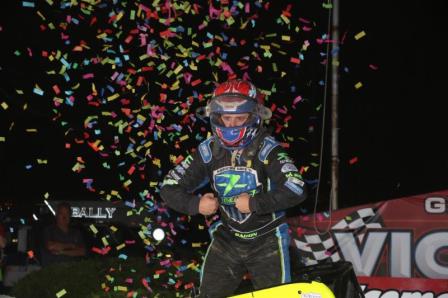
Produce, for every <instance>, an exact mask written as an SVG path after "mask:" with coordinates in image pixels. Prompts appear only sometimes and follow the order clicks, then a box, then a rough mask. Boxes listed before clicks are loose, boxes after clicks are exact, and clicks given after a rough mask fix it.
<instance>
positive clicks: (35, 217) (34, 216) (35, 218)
mask: <svg viewBox="0 0 448 298" xmlns="http://www.w3.org/2000/svg"><path fill="white" fill-rule="evenodd" d="M33 218H34V220H36V221H37V220H39V218H37V216H36V214H34V213H33Z"/></svg>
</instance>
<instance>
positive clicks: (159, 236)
mask: <svg viewBox="0 0 448 298" xmlns="http://www.w3.org/2000/svg"><path fill="white" fill-rule="evenodd" d="M152 237H154V239H156V240H157V241H161V240H163V238H165V232H164V231H163V230H162V229H160V228H157V229H155V230H154V231H153V232H152Z"/></svg>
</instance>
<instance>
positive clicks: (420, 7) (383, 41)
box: [0, 0, 448, 207]
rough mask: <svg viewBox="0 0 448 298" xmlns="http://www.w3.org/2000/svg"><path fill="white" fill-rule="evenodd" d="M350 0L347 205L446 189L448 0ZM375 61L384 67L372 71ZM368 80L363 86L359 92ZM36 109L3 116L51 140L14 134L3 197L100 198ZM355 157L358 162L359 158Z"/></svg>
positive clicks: (2, 150) (343, 99) (0, 157)
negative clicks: (34, 164) (31, 165)
mask: <svg viewBox="0 0 448 298" xmlns="http://www.w3.org/2000/svg"><path fill="white" fill-rule="evenodd" d="M7 1H9V2H11V0H7ZM341 2H342V6H341V16H340V19H341V35H343V34H344V32H345V31H348V32H351V34H352V32H353V31H355V32H359V31H361V30H364V31H365V32H366V33H367V35H366V37H365V40H364V41H362V42H358V43H356V44H355V41H353V38H352V39H350V40H349V41H347V43H346V44H344V45H343V46H342V49H341V52H340V55H341V60H342V61H345V62H347V64H349V65H350V70H349V73H347V74H344V75H341V83H340V87H341V91H340V152H341V156H340V158H341V164H340V165H341V169H340V173H341V181H340V187H341V193H340V203H339V204H340V207H347V206H353V205H358V204H363V203H368V202H374V201H380V200H385V199H389V198H397V197H401V196H406V195H412V194H419V193H424V192H431V191H436V190H441V189H446V188H447V186H448V175H446V173H447V170H448V158H447V157H446V152H447V150H446V149H447V148H446V145H445V144H446V141H445V140H444V139H445V138H446V133H445V128H446V121H445V119H446V118H445V115H444V114H445V111H444V110H443V109H442V108H441V107H442V105H441V102H442V101H443V100H444V99H446V98H447V97H446V95H445V90H444V89H445V88H444V87H445V85H446V83H447V76H446V75H444V74H443V72H444V71H446V67H445V66H444V65H443V63H444V62H445V60H446V57H445V56H446V55H445V49H444V47H442V45H441V43H442V40H443V39H444V38H445V36H446V28H447V26H446V24H445V20H444V18H445V16H444V13H445V12H446V11H447V8H448V7H447V6H448V5H447V4H446V2H445V1H442V0H439V1H424V0H414V1H369V2H365V1H341ZM2 5H3V2H2ZM8 5H9V4H8ZM6 14H8V12H6V10H4V9H2V13H1V18H2V19H3V18H8V19H9V20H11V18H13V16H11V15H6ZM2 19H0V25H1V20H2ZM18 24H21V26H23V27H22V28H19V29H18V30H19V31H22V32H26V31H27V30H30V31H27V32H28V34H29V32H32V30H31V29H27V27H26V26H30V24H28V23H27V20H23V21H21V22H18ZM26 44H27V41H26V40H23V36H21V35H18V37H17V38H14V40H10V41H9V42H8V44H7V45H6V46H5V43H4V41H2V48H3V49H2V56H1V59H2V60H0V61H1V63H0V66H1V65H3V64H4V63H6V62H7V60H8V59H9V56H8V55H11V52H9V53H8V51H10V50H11V49H14V48H17V46H24V45H26ZM5 47H6V48H5ZM368 64H374V65H377V66H378V68H379V69H378V70H377V71H376V72H372V71H367V70H366V69H363V68H365V67H366V65H368ZM18 69H19V70H20V69H23V66H19V67H18ZM0 74H1V80H2V81H1V82H0V84H1V85H2V88H1V89H2V91H3V90H8V88H6V86H5V85H3V84H7V83H9V80H10V79H11V78H10V77H7V75H6V74H5V73H2V71H0ZM15 75H16V77H18V78H19V77H21V76H25V74H21V73H20V72H19V73H15ZM358 81H362V82H363V88H361V89H360V90H358V91H356V92H354V91H353V89H354V88H353V86H354V84H355V83H356V82H358ZM0 96H1V97H6V96H8V94H4V93H3V92H2V94H1V95H0ZM329 107H330V105H329V104H328V108H329ZM30 110H31V112H27V113H28V114H27V115H26V116H24V115H22V114H20V113H18V114H14V115H11V114H9V115H7V116H6V118H4V117H3V116H1V117H2V118H3V119H0V125H1V126H0V129H1V132H2V133H3V132H5V131H7V130H8V127H7V125H8V124H9V123H10V122H11V119H9V118H8V117H13V118H15V117H17V119H20V121H16V123H17V124H16V125H17V126H16V130H18V129H19V128H21V129H24V128H27V127H30V126H32V127H36V128H38V129H39V131H40V133H39V136H41V135H45V136H48V137H46V138H45V139H43V138H41V137H37V136H36V137H34V136H29V135H27V136H24V135H22V134H9V135H8V141H7V142H6V143H0V171H1V179H0V198H2V199H15V200H18V201H22V202H23V201H24V200H25V199H27V200H30V197H32V198H33V200H35V201H39V200H41V199H42V195H43V194H44V193H45V192H46V191H48V190H49V189H50V188H51V192H52V194H53V195H54V196H55V197H57V196H60V197H64V198H67V199H74V198H77V197H92V198H93V196H92V194H91V193H89V192H88V191H87V190H85V187H84V185H83V184H82V182H81V179H80V178H79V177H78V176H77V175H76V174H75V173H73V172H72V171H71V167H72V166H73V162H72V160H71V159H70V158H69V154H70V153H69V152H67V151H66V150H65V149H64V146H65V141H64V136H63V131H61V130H60V129H58V128H57V125H56V123H55V122H53V121H52V120H51V119H48V117H47V115H46V113H45V112H44V111H41V110H39V109H38V108H37V109H33V108H32V107H31V109H30ZM328 113H329V110H328ZM7 118H8V119H7ZM327 123H328V124H329V122H327ZM329 145H330V135H329V134H327V137H326V140H325V155H324V156H326V157H327V158H326V160H325V163H324V164H323V170H322V171H323V177H322V184H321V187H322V189H321V191H322V193H321V195H322V198H321V200H323V201H326V199H324V197H325V196H326V195H327V194H328V189H329V177H330V176H329V173H330V164H329V161H328V156H329ZM39 156H41V157H42V158H45V156H51V163H49V165H48V166H47V167H45V169H44V170H43V169H36V170H34V171H32V172H30V171H25V170H24V167H23V165H24V164H27V159H29V160H32V159H35V158H39ZM354 157H357V158H358V162H357V163H355V164H353V165H350V164H349V160H351V159H352V158H354Z"/></svg>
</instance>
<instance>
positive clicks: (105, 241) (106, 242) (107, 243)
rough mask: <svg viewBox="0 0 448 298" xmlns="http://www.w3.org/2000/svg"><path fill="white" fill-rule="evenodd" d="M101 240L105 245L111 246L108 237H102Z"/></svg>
mask: <svg viewBox="0 0 448 298" xmlns="http://www.w3.org/2000/svg"><path fill="white" fill-rule="evenodd" d="M101 241H102V242H103V244H104V246H109V242H108V241H107V239H106V237H103V238H101Z"/></svg>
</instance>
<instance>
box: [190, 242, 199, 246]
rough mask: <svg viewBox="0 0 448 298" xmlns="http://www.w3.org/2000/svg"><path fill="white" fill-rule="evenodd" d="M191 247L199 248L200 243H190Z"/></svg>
mask: <svg viewBox="0 0 448 298" xmlns="http://www.w3.org/2000/svg"><path fill="white" fill-rule="evenodd" d="M191 247H201V243H200V242H193V243H191Z"/></svg>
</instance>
